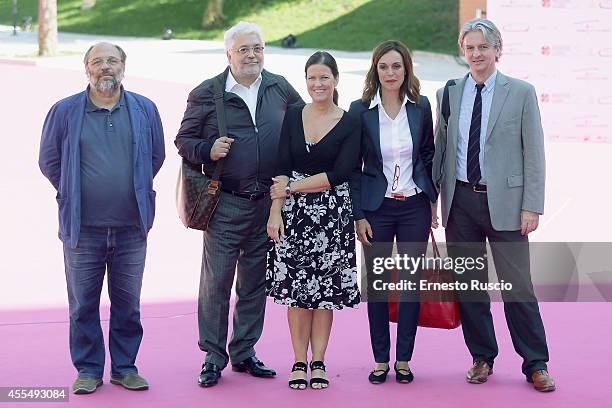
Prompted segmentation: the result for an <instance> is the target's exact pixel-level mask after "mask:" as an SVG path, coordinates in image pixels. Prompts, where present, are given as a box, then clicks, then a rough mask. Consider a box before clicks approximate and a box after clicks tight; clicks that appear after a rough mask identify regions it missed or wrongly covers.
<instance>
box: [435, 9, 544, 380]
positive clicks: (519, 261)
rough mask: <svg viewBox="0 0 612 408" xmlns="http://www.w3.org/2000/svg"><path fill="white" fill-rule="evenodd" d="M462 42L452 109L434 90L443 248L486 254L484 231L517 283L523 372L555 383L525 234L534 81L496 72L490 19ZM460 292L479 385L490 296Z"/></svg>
mask: <svg viewBox="0 0 612 408" xmlns="http://www.w3.org/2000/svg"><path fill="white" fill-rule="evenodd" d="M458 43H459V47H460V48H461V49H462V51H463V53H464V56H465V58H466V60H467V63H468V65H469V67H470V72H469V73H468V74H467V75H466V76H465V77H463V78H461V79H458V80H454V81H453V80H451V81H449V82H448V84H447V88H448V105H447V106H448V107H449V108H450V115H448V117H446V116H447V114H442V112H441V111H442V110H444V108H441V105H442V103H441V101H442V100H443V99H445V98H444V90H443V89H441V90H439V91H438V121H437V126H436V152H435V156H434V166H433V180H434V182H435V183H436V185H437V186H438V187H439V188H440V196H441V201H442V209H441V212H442V224H443V226H444V227H445V228H446V240H447V243H448V250H449V255H451V256H453V257H455V256H460V255H461V256H465V255H468V256H470V257H479V256H483V255H484V254H485V253H486V246H485V239H488V241H489V243H490V244H491V252H492V255H493V261H494V264H495V266H496V271H497V274H498V277H499V278H500V280H504V281H505V282H509V283H511V284H512V286H513V289H512V291H511V292H510V293H505V292H502V297H503V299H504V302H505V303H504V312H505V315H506V321H507V324H508V328H509V330H510V335H511V337H512V343H513V345H514V348H515V350H516V351H517V352H518V353H519V355H520V356H521V357H522V358H523V365H522V371H523V374H524V375H525V376H526V379H527V381H529V382H531V383H533V384H534V387H535V389H536V390H538V391H553V390H554V389H555V384H554V381H553V379H552V378H551V377H550V375H549V374H548V371H547V365H546V363H547V362H548V348H547V345H546V335H545V332H544V325H543V324H542V319H541V317H540V311H539V308H538V303H537V299H536V297H535V295H534V293H533V285H532V282H531V275H530V270H529V247H528V238H527V235H528V234H529V233H530V232H532V231H534V230H535V229H536V228H537V227H538V219H539V215H540V214H542V213H543V211H544V179H545V162H544V137H543V131H542V125H541V121H540V112H539V109H538V102H537V97H536V93H535V89H534V87H533V86H532V85H530V84H528V83H526V82H524V81H521V80H518V79H515V78H510V77H508V76H505V75H503V74H502V73H501V72H499V71H497V68H496V63H497V62H498V61H499V57H500V56H501V52H502V39H501V34H500V32H499V30H498V29H497V27H496V26H495V25H494V24H493V23H492V22H491V21H489V20H485V19H475V20H471V21H469V22H467V23H465V25H464V26H463V28H462V30H461V32H460V34H459V41H458ZM446 113H448V110H446ZM456 276H457V280H458V281H464V282H470V281H472V280H477V281H480V282H486V281H487V279H488V277H487V270H486V268H484V269H483V270H480V271H478V270H472V271H470V272H469V273H468V272H465V273H464V274H457V275H456ZM460 296H461V300H462V301H461V318H462V327H463V334H464V338H465V342H466V345H467V347H468V349H469V351H470V353H471V355H472V358H473V366H472V367H471V368H470V369H469V370H468V372H467V381H468V382H469V383H474V384H482V383H484V382H486V381H487V377H488V376H489V375H490V374H492V373H493V360H494V359H495V357H496V356H497V354H498V347H497V342H496V340H495V332H494V328H493V320H492V317H491V311H490V298H489V295H488V293H487V292H486V291H485V290H481V291H472V292H470V293H467V292H463V293H460Z"/></svg>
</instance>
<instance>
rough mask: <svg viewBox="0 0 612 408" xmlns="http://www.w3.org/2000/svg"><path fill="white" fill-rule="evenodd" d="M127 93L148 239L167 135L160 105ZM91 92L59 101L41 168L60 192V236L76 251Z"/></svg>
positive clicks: (46, 130)
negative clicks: (82, 141) (84, 132)
mask: <svg viewBox="0 0 612 408" xmlns="http://www.w3.org/2000/svg"><path fill="white" fill-rule="evenodd" d="M124 92H125V101H126V105H127V107H128V111H129V115H130V122H131V126H132V137H133V144H134V160H133V166H134V192H135V194H136V202H137V204H138V212H139V214H140V229H141V231H142V234H143V236H144V237H145V238H146V236H147V232H148V231H149V230H150V229H151V226H152V225H153V218H154V217H155V191H153V177H154V176H155V175H156V174H157V172H158V171H159V169H160V168H161V166H162V163H163V162H164V158H165V149H164V131H163V128H162V123H161V119H160V117H159V112H158V111H157V107H156V106H155V104H154V103H153V102H152V101H151V100H149V99H147V98H145V97H144V96H142V95H138V94H136V93H133V92H128V91H124ZM86 102H87V90H85V91H83V92H80V93H78V94H76V95H72V96H69V97H67V98H65V99H62V100H61V101H59V102H57V103H56V104H55V105H53V107H52V108H51V110H50V111H49V113H48V114H47V118H46V119H45V124H44V125H43V130H42V138H41V141H40V153H39V158H38V165H39V167H40V170H41V171H42V173H43V174H44V175H45V177H47V178H48V179H49V181H50V182H51V184H53V187H55V189H56V190H57V196H56V199H57V204H58V207H59V237H60V239H61V240H62V241H63V242H65V243H67V244H68V245H69V246H70V247H71V248H76V246H77V244H78V242H79V232H80V230H81V153H80V148H79V140H80V137H81V129H82V127H83V119H84V118H85V104H86Z"/></svg>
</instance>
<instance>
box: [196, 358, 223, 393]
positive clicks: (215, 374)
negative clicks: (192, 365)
mask: <svg viewBox="0 0 612 408" xmlns="http://www.w3.org/2000/svg"><path fill="white" fill-rule="evenodd" d="M219 378H221V369H220V368H219V366H218V365H216V364H213V363H204V365H203V366H202V371H200V376H199V377H198V384H200V387H212V386H213V385H217V383H218V382H219Z"/></svg>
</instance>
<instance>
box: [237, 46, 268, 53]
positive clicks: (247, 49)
mask: <svg viewBox="0 0 612 408" xmlns="http://www.w3.org/2000/svg"><path fill="white" fill-rule="evenodd" d="M263 50H264V47H262V46H261V45H256V46H254V47H240V48H238V49H237V50H234V51H236V52H237V53H239V54H242V55H247V54H249V53H250V52H251V51H253V52H254V53H255V54H261V53H263Z"/></svg>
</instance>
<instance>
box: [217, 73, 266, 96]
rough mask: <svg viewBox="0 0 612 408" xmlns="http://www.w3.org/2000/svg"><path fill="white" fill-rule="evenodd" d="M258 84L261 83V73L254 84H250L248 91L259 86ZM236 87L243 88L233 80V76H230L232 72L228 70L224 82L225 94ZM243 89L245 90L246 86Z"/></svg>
mask: <svg viewBox="0 0 612 408" xmlns="http://www.w3.org/2000/svg"><path fill="white" fill-rule="evenodd" d="M260 83H261V72H260V73H259V76H258V77H257V79H256V80H255V82H253V83H252V84H251V86H250V87H249V89H250V88H252V87H253V86H257V85H259V84H260ZM236 85H240V86H244V85H241V84H239V83H238V81H236V78H234V74H232V70H231V69H229V70H228V73H227V80H226V81H225V92H230V91H231V90H232V89H234V87H235V86H236ZM244 87H245V88H246V86H244Z"/></svg>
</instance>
